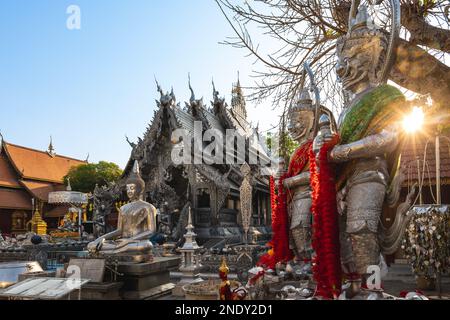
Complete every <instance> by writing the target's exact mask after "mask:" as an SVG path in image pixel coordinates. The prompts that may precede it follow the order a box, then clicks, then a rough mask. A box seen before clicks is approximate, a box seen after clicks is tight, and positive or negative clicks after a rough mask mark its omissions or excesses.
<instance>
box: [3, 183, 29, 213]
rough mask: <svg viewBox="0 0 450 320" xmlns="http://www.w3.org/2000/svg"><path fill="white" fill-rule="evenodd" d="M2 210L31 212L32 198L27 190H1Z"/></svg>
mask: <svg viewBox="0 0 450 320" xmlns="http://www.w3.org/2000/svg"><path fill="white" fill-rule="evenodd" d="M0 208H3V209H19V210H31V209H32V206H31V198H30V196H29V195H28V194H27V192H26V191H25V190H18V189H3V188H0Z"/></svg>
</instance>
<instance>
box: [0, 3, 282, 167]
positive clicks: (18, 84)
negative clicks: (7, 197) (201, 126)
mask: <svg viewBox="0 0 450 320" xmlns="http://www.w3.org/2000/svg"><path fill="white" fill-rule="evenodd" d="M72 4H74V5H78V6H79V7H80V9H81V30H69V29H67V27H66V20H67V18H68V17H69V15H68V14H67V13H66V9H67V7H68V6H69V5H72ZM231 35H233V33H232V30H231V28H230V27H229V25H228V23H227V21H226V20H225V18H224V17H223V16H222V13H221V12H220V10H219V8H218V7H217V5H216V3H215V2H214V1H213V0H193V1H186V0H70V1H68V0H33V1H30V0H2V1H1V2H0V39H1V40H2V45H1V47H0V131H1V132H2V134H3V136H4V138H5V140H7V141H9V142H11V143H16V144H20V145H24V146H28V147H32V148H37V149H44V150H45V149H46V148H47V146H48V143H49V137H50V135H52V136H53V143H54V146H55V149H56V152H57V153H58V154H64V155H67V156H72V157H76V158H81V159H85V158H86V156H87V154H88V153H89V154H90V158H89V160H90V161H91V162H97V161H99V160H106V161H113V162H116V163H117V164H119V165H120V166H121V167H124V165H125V164H126V161H127V160H128V157H129V155H130V147H129V145H128V144H127V143H126V141H125V134H126V135H128V136H129V138H130V139H131V140H136V139H137V137H138V136H142V134H143V133H144V131H145V128H146V126H147V125H148V123H149V122H150V121H151V119H152V116H153V112H154V110H155V107H156V104H155V99H157V98H158V97H159V94H158V93H157V91H156V87H155V82H154V77H155V76H156V78H157V79H158V81H159V83H160V84H161V86H162V87H163V89H164V90H165V91H170V87H171V86H173V88H174V92H175V95H176V97H177V100H178V101H181V102H182V105H184V101H188V100H189V97H190V93H189V90H188V85H187V79H188V72H190V73H191V82H192V86H193V88H194V90H195V92H196V95H197V96H198V97H201V96H204V101H205V102H207V103H208V104H209V101H210V100H211V99H212V97H211V96H212V88H211V79H212V78H213V77H214V81H215V84H216V88H217V89H218V90H219V92H220V94H221V95H222V96H225V97H226V98H227V102H228V103H230V92H231V85H232V82H235V81H236V78H237V71H238V70H239V71H240V79H241V83H242V84H243V86H245V85H251V84H253V80H252V79H251V78H250V74H251V70H252V62H253V60H252V59H251V58H247V57H245V52H244V51H242V50H238V49H235V48H231V47H228V46H224V45H221V44H219V42H220V41H223V40H224V39H225V38H226V37H227V36H231ZM248 112H249V119H250V120H251V121H252V122H253V123H254V124H255V125H256V123H257V122H260V128H261V129H268V128H269V127H270V125H271V124H276V123H277V119H276V113H275V112H273V111H271V107H270V103H267V105H259V106H258V107H257V108H256V107H254V106H252V105H249V106H248Z"/></svg>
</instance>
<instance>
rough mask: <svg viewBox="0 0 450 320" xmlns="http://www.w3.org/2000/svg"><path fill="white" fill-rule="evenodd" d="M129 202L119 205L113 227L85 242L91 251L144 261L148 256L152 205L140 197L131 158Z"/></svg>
mask: <svg viewBox="0 0 450 320" xmlns="http://www.w3.org/2000/svg"><path fill="white" fill-rule="evenodd" d="M126 188H127V195H128V198H129V199H130V201H131V202H130V203H128V204H126V205H124V206H122V207H121V208H120V209H119V217H118V223H117V229H116V230H114V231H112V232H110V233H107V234H105V235H103V236H101V237H99V238H98V239H97V240H95V241H93V242H91V243H89V245H88V250H89V252H90V253H92V254H98V255H103V256H108V255H110V256H111V255H114V256H116V257H117V258H118V260H119V261H128V262H145V261H148V260H151V252H152V248H153V245H152V243H151V242H150V240H149V239H150V237H151V236H152V235H154V234H155V233H156V208H155V207H154V206H153V205H151V204H150V203H148V202H145V201H143V200H142V198H143V193H144V189H145V183H144V180H143V179H142V178H141V176H140V173H139V165H138V162H137V161H135V163H134V166H133V170H132V173H131V174H130V176H129V178H128V180H127V184H126Z"/></svg>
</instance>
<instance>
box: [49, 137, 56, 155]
mask: <svg viewBox="0 0 450 320" xmlns="http://www.w3.org/2000/svg"><path fill="white" fill-rule="evenodd" d="M47 153H48V154H49V155H50V156H51V157H54V156H55V148H54V147H53V138H52V136H50V143H49V145H48V150H47Z"/></svg>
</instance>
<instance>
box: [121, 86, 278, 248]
mask: <svg viewBox="0 0 450 320" xmlns="http://www.w3.org/2000/svg"><path fill="white" fill-rule="evenodd" d="M189 87H190V85H189ZM190 89H191V93H192V96H191V98H190V101H189V103H186V104H185V106H184V107H181V106H180V104H179V103H177V102H176V98H175V95H174V93H173V91H172V93H170V94H169V93H166V94H164V93H163V91H162V90H161V88H160V87H159V85H158V91H159V92H160V94H161V97H160V100H159V101H156V103H157V110H156V111H155V114H154V117H153V120H152V121H151V123H150V125H149V126H148V128H147V130H146V132H145V134H144V136H143V138H139V140H138V142H137V143H133V142H130V141H129V143H130V145H131V147H132V152H131V156H130V159H129V162H128V164H127V166H126V168H125V170H124V176H123V181H125V180H126V178H127V177H128V175H129V173H130V172H131V169H132V165H133V162H134V160H138V162H139V166H140V168H141V175H142V177H143V179H144V180H145V183H146V200H147V201H149V202H150V203H152V204H154V205H155V206H156V207H157V208H159V209H160V212H161V215H160V220H161V224H160V226H161V227H163V229H164V230H165V232H166V233H167V234H170V235H171V236H172V238H173V239H175V240H178V239H180V238H181V237H182V234H183V232H184V228H185V226H186V224H187V220H188V210H189V207H191V209H192V214H193V224H194V226H195V232H196V233H197V234H198V241H199V243H200V244H204V243H205V242H209V245H213V244H214V243H216V242H220V241H222V242H223V241H226V242H228V243H230V242H231V243H233V242H240V241H242V221H241V217H240V208H241V199H240V185H241V182H242V179H243V176H242V173H241V171H240V167H241V165H242V164H243V163H244V161H245V162H249V159H250V157H256V158H257V162H256V164H251V165H250V167H251V172H252V174H251V176H252V184H253V188H252V190H253V192H252V197H251V199H252V200H251V201H252V216H251V219H250V220H251V222H250V224H251V231H252V232H253V234H254V235H255V237H256V238H257V239H264V238H268V237H270V233H271V229H270V225H271V207H270V193H269V179H268V176H265V175H262V174H261V172H262V167H263V163H264V164H267V163H268V162H269V160H270V159H269V156H268V152H267V149H266V147H265V145H264V143H262V142H261V141H260V139H259V133H258V130H257V129H255V128H252V126H251V125H250V123H249V122H248V120H247V111H246V105H245V99H244V96H243V93H242V88H241V86H240V83H239V81H238V82H237V83H235V84H233V88H232V102H231V108H230V107H228V105H227V104H226V102H225V99H222V98H219V93H218V92H217V91H216V90H215V88H214V89H213V101H212V102H211V107H210V108H208V107H207V106H206V105H205V104H204V103H203V99H196V98H195V94H194V91H193V90H192V88H191V87H190ZM177 129H184V130H185V131H186V132H188V133H189V137H190V138H192V139H195V135H197V136H199V137H202V136H203V134H204V133H205V131H207V130H209V129H215V130H217V131H218V132H220V133H221V134H223V137H225V135H226V133H227V130H233V131H232V132H233V133H234V134H235V137H233V141H234V142H233V145H234V146H237V144H236V143H237V141H238V139H241V140H240V141H244V142H245V150H242V149H241V150H236V149H234V148H233V149H232V150H230V148H226V146H225V144H226V143H225V140H226V139H224V146H223V148H219V149H216V151H217V150H218V152H223V156H224V157H223V158H224V159H226V157H227V156H228V157H229V158H230V157H231V158H232V159H234V163H228V161H224V162H225V163H211V162H208V161H207V160H208V159H206V158H205V159H206V160H205V159H203V161H201V163H182V164H177V163H175V162H174V160H173V153H174V152H175V153H178V152H181V153H182V152H186V151H185V150H181V149H182V146H183V141H180V140H176V141H174V140H173V136H172V133H173V132H174V131H175V130H177ZM200 139H201V138H200ZM255 141H256V143H255ZM207 145H208V143H207V142H204V141H203V140H202V147H203V148H205V147H207ZM221 149H222V150H221ZM195 150H196V148H195V146H194V148H193V151H192V153H194V152H196V151H195ZM204 150H205V149H204ZM203 155H205V153H204V152H203ZM253 159H255V158H253ZM210 160H211V159H210ZM250 162H251V161H250ZM207 163H209V164H207Z"/></svg>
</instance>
